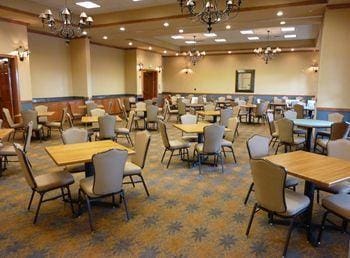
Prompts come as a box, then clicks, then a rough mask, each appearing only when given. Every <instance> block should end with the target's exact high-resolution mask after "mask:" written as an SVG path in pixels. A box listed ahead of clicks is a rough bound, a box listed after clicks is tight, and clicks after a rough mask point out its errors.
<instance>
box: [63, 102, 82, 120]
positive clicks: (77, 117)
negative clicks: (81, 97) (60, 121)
mask: <svg viewBox="0 0 350 258" xmlns="http://www.w3.org/2000/svg"><path fill="white" fill-rule="evenodd" d="M67 114H68V115H69V116H70V117H71V121H72V123H74V122H76V121H78V122H80V121H81V118H82V117H83V114H82V113H78V112H75V111H74V110H73V107H72V104H71V103H70V102H68V103H67Z"/></svg>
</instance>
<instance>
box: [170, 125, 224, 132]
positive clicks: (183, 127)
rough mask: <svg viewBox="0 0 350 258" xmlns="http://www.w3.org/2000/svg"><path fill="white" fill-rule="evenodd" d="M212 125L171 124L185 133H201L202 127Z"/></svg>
mask: <svg viewBox="0 0 350 258" xmlns="http://www.w3.org/2000/svg"><path fill="white" fill-rule="evenodd" d="M209 125H212V124H210V123H197V124H173V126H174V127H176V128H177V129H179V130H181V131H183V132H185V133H203V132H204V127H206V126H209ZM229 131H231V130H230V129H228V128H225V132H229Z"/></svg>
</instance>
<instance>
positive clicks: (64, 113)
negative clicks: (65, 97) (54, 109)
mask: <svg viewBox="0 0 350 258" xmlns="http://www.w3.org/2000/svg"><path fill="white" fill-rule="evenodd" d="M67 114H68V112H67V107H64V108H62V113H61V120H60V123H61V129H62V130H63V126H64V124H65V122H66V119H67Z"/></svg>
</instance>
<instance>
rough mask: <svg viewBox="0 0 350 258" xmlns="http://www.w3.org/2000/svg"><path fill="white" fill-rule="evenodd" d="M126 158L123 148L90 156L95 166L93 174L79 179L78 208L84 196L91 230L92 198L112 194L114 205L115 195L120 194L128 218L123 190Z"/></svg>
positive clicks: (114, 204)
mask: <svg viewBox="0 0 350 258" xmlns="http://www.w3.org/2000/svg"><path fill="white" fill-rule="evenodd" d="M127 158H128V152H127V151H125V150H116V149H112V150H109V151H106V152H102V153H98V154H95V155H94V156H93V157H92V162H93V165H94V168H95V173H94V176H91V177H87V178H84V179H82V180H80V188H79V210H80V206H81V201H82V197H84V199H85V200H86V204H87V208H88V212H89V223H90V228H91V231H93V225H92V224H93V223H92V214H91V205H90V202H91V201H92V200H94V199H99V198H104V197H107V196H112V197H113V206H116V203H115V195H120V198H121V200H122V201H123V203H124V207H125V211H126V217H127V220H129V213H128V209H127V204H126V200H125V194H124V190H123V176H124V168H125V163H126V160H127Z"/></svg>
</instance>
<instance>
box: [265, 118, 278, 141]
mask: <svg viewBox="0 0 350 258" xmlns="http://www.w3.org/2000/svg"><path fill="white" fill-rule="evenodd" d="M266 117H267V122H268V126H269V132H270V136H271V140H270V143H269V145H271V144H272V147H275V144H276V143H277V142H278V126H277V123H276V121H275V118H274V115H273V113H266Z"/></svg>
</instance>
